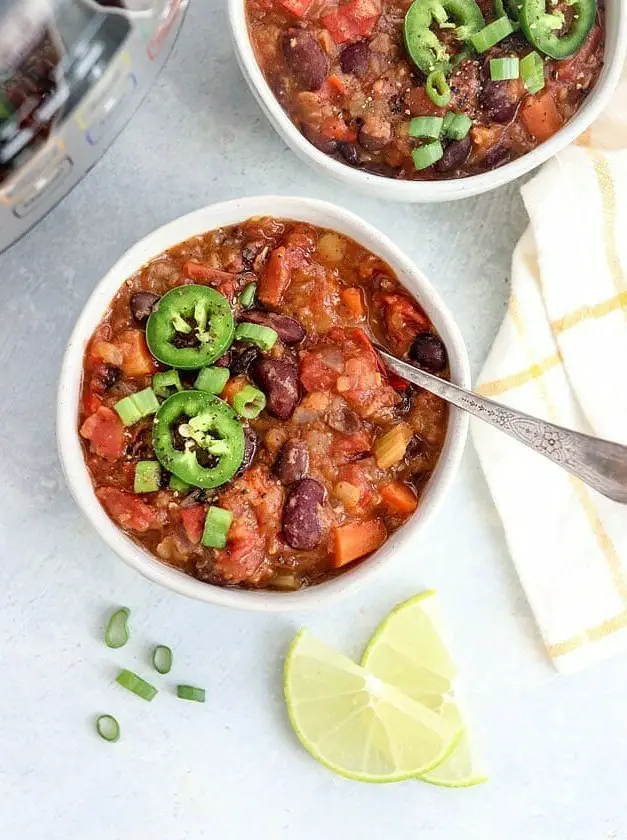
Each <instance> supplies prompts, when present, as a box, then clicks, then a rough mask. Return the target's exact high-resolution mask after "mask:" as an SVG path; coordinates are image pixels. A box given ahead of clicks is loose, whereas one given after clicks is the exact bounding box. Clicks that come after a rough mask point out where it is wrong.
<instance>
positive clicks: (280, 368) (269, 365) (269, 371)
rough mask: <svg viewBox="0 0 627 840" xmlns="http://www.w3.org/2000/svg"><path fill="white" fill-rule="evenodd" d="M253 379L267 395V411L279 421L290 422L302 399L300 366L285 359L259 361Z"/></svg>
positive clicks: (254, 366) (254, 369)
mask: <svg viewBox="0 0 627 840" xmlns="http://www.w3.org/2000/svg"><path fill="white" fill-rule="evenodd" d="M251 372H252V376H253V379H254V380H255V382H256V383H257V385H259V387H260V388H261V390H262V391H263V392H264V393H265V395H266V399H267V403H266V410H267V411H268V413H269V414H271V415H272V416H273V417H276V418H277V419H278V420H289V418H290V417H291V416H292V414H293V413H294V409H295V408H296V406H297V405H298V401H299V399H300V390H299V384H298V366H297V365H296V363H295V362H292V361H286V360H285V359H270V358H261V359H258V360H257V361H256V362H255V364H254V365H253V366H252V369H251Z"/></svg>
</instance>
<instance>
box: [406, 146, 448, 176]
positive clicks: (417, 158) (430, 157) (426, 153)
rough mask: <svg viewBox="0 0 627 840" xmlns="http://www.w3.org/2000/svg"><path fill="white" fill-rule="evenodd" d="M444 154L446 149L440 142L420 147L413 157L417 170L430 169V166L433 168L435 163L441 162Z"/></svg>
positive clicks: (413, 152) (414, 151)
mask: <svg viewBox="0 0 627 840" xmlns="http://www.w3.org/2000/svg"><path fill="white" fill-rule="evenodd" d="M443 154H444V149H443V148H442V144H441V143H440V141H439V140H432V141H431V143H427V144H426V145H424V146H420V148H418V149H414V150H413V151H412V153H411V156H412V160H413V161H414V166H415V168H416V169H417V170H418V171H420V170H421V169H428V168H429V167H430V166H433V164H434V163H437V162H438V161H439V160H440V158H441V157H442V156H443Z"/></svg>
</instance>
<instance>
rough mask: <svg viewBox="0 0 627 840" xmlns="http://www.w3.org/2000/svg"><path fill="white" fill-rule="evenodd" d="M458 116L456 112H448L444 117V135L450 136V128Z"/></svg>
mask: <svg viewBox="0 0 627 840" xmlns="http://www.w3.org/2000/svg"><path fill="white" fill-rule="evenodd" d="M456 116H457V114H456V113H455V111H448V112H447V113H446V114H445V115H444V122H443V123H442V134H445V135H446V134H448V130H449V127H450V125H451V123H452V122H453V120H454V119H455V117H456Z"/></svg>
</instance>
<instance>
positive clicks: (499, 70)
mask: <svg viewBox="0 0 627 840" xmlns="http://www.w3.org/2000/svg"><path fill="white" fill-rule="evenodd" d="M519 76H520V61H519V59H518V58H493V59H491V60H490V78H491V79H492V81H493V82H505V81H508V80H509V79H517V78H518V77H519Z"/></svg>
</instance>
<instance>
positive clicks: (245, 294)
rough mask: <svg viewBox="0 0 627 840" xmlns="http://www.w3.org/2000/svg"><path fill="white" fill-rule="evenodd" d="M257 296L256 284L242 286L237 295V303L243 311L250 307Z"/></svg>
mask: <svg viewBox="0 0 627 840" xmlns="http://www.w3.org/2000/svg"><path fill="white" fill-rule="evenodd" d="M256 294H257V284H256V283H249V284H248V285H247V286H244V288H243V289H242V291H241V292H240V294H239V302H240V304H241V306H243V307H244V308H245V309H250V307H251V306H252V305H253V303H254V302H255V295H256Z"/></svg>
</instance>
